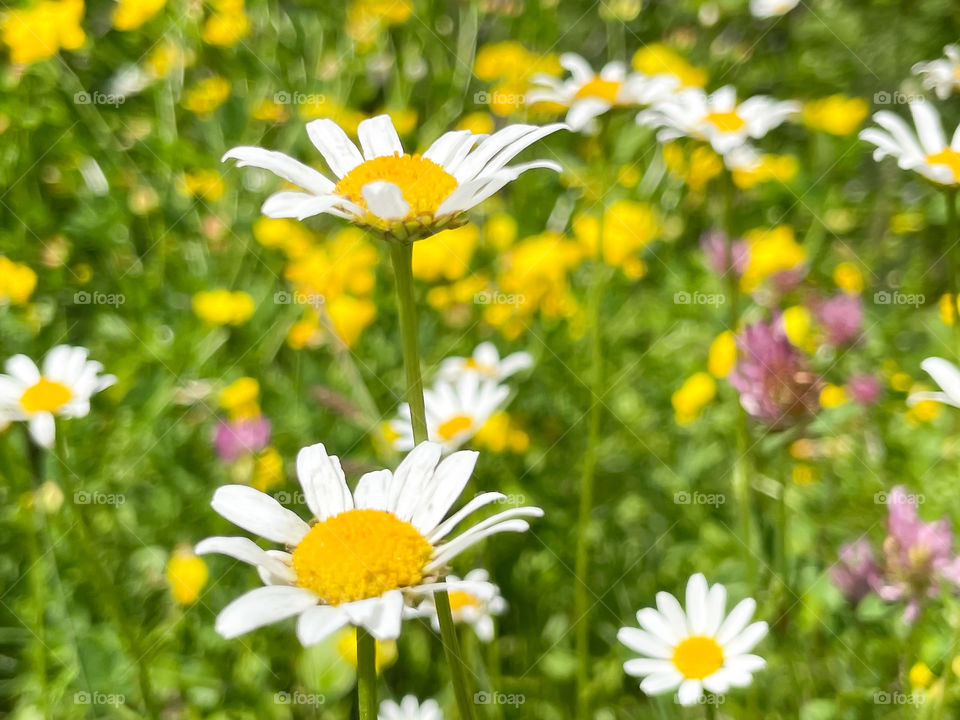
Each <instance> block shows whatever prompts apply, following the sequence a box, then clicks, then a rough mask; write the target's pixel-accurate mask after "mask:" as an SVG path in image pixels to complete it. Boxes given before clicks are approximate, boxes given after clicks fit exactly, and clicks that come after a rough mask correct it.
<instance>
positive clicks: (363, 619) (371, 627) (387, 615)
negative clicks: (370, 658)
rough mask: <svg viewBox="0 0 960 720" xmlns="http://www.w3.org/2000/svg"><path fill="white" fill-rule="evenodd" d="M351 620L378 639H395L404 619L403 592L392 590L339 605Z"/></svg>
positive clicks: (398, 634)
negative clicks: (378, 595) (377, 595)
mask: <svg viewBox="0 0 960 720" xmlns="http://www.w3.org/2000/svg"><path fill="white" fill-rule="evenodd" d="M339 607H340V608H342V609H343V611H344V612H345V613H346V614H347V615H348V616H349V617H350V622H351V623H352V624H354V625H356V626H358V627H362V628H364V629H365V630H367V631H368V632H369V633H370V634H371V635H373V636H374V637H375V638H376V639H377V640H381V641H383V640H394V639H396V638H397V637H399V636H400V624H401V622H402V620H403V593H401V592H400V591H399V590H391V591H389V592H387V593H385V594H384V595H382V596H380V597H373V598H367V599H366V600H359V601H357V602H350V603H344V604H343V605H340V606H339Z"/></svg>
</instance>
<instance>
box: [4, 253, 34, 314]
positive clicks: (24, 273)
mask: <svg viewBox="0 0 960 720" xmlns="http://www.w3.org/2000/svg"><path fill="white" fill-rule="evenodd" d="M36 286H37V274H36V273H35V272H34V271H33V270H32V269H30V267H28V266H27V265H24V264H23V263H18V262H14V261H13V260H11V259H10V258H8V257H6V256H4V255H0V305H6V304H10V305H23V304H24V303H25V302H27V300H29V299H30V295H32V294H33V290H34V288H35V287H36Z"/></svg>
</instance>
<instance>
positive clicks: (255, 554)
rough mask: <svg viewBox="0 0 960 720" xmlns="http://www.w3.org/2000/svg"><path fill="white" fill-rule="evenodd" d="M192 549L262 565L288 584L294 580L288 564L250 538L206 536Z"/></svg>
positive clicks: (293, 574)
mask: <svg viewBox="0 0 960 720" xmlns="http://www.w3.org/2000/svg"><path fill="white" fill-rule="evenodd" d="M193 551H194V552H195V553H196V554H197V555H206V554H208V553H218V554H220V555H226V556H227V557H232V558H233V559H235V560H240V561H241V562H245V563H247V564H249V565H253V566H255V567H262V568H263V569H264V570H266V571H267V572H268V573H270V574H271V575H274V576H277V577H279V578H283V579H285V580H286V581H287V583H289V584H292V583H293V582H294V581H295V580H296V574H295V573H294V572H293V570H292V569H291V568H290V567H289V566H287V565H285V564H284V563H283V562H281V561H280V560H279V559H277V558H276V557H274V556H272V555H269V554H268V553H267V551H266V550H264V549H263V548H261V547H260V546H259V545H257V544H256V543H255V542H253V540H251V539H250V538H245V537H208V538H207V539H205V540H201V541H200V542H198V543H197V545H196V547H194V549H193Z"/></svg>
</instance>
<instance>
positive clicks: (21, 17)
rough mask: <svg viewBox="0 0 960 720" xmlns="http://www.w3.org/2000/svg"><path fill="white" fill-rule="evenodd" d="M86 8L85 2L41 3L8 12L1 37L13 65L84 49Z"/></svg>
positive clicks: (0, 29) (44, 0) (57, 0)
mask: <svg viewBox="0 0 960 720" xmlns="http://www.w3.org/2000/svg"><path fill="white" fill-rule="evenodd" d="M83 9H84V8H83V0H40V1H39V2H33V3H30V4H28V5H27V6H26V7H24V8H22V9H17V10H10V11H8V12H6V13H5V15H4V17H3V20H2V21H0V22H2V25H0V38H2V39H3V43H4V44H5V45H6V46H7V47H9V48H10V62H13V63H21V64H24V65H26V64H29V63H34V62H37V61H39V60H46V59H47V58H51V57H53V56H54V55H56V54H57V53H58V52H59V51H60V50H61V49H63V50H77V49H79V48H80V47H82V46H83V43H84V42H85V41H86V39H87V36H86V35H85V34H84V32H83V28H82V27H80V21H81V20H83Z"/></svg>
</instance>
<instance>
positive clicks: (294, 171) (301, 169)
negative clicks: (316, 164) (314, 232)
mask: <svg viewBox="0 0 960 720" xmlns="http://www.w3.org/2000/svg"><path fill="white" fill-rule="evenodd" d="M226 160H236V161H237V167H247V166H253V167H258V168H263V169H264V170H269V171H270V172H272V173H273V174H274V175H277V176H278V177H281V178H283V179H284V180H286V181H287V182H290V183H293V184H294V185H296V186H297V187H301V188H303V189H304V190H307V191H309V192H311V193H313V194H315V195H326V194H327V193H330V192H333V187H334V185H333V182H331V181H330V180H329V179H328V178H325V177H324V176H323V175H322V174H321V173H319V172H318V171H316V170H314V169H313V168H312V167H310V166H309V165H304V164H303V163H302V162H300V161H299V160H294V159H293V158H292V157H290V156H289V155H284V154H283V153H281V152H276V151H275V150H267V149H265V148H262V147H254V146H252V145H242V146H240V147H235V148H233V149H231V150H227V152H226V153H224V155H223V157H222V158H220V162H224V161H226Z"/></svg>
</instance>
